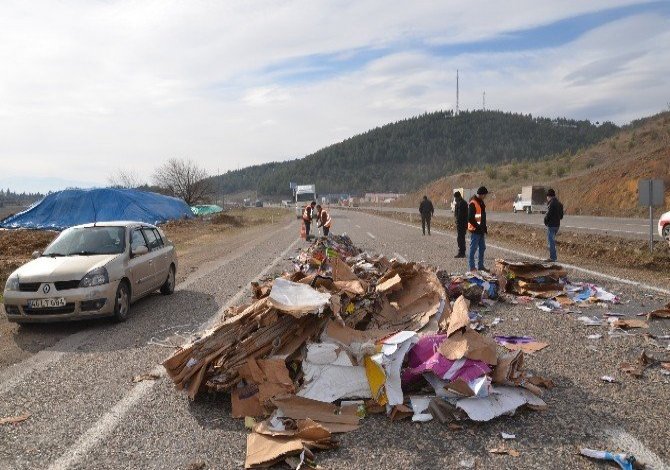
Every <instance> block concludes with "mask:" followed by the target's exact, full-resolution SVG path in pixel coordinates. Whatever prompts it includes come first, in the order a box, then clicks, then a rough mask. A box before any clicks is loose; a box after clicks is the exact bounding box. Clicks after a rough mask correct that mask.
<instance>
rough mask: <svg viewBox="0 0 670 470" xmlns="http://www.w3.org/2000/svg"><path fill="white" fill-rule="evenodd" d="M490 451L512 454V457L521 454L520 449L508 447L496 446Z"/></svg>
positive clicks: (492, 452)
mask: <svg viewBox="0 0 670 470" xmlns="http://www.w3.org/2000/svg"><path fill="white" fill-rule="evenodd" d="M489 452H490V453H491V454H500V455H511V456H512V457H518V456H520V455H521V454H520V453H519V451H518V450H514V449H508V448H507V447H496V448H494V449H489Z"/></svg>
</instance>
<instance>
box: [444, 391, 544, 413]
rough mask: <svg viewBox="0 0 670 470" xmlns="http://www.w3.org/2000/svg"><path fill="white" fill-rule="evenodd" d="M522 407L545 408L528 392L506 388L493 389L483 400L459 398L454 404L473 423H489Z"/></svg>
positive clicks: (540, 400) (539, 400) (539, 399)
mask: <svg viewBox="0 0 670 470" xmlns="http://www.w3.org/2000/svg"><path fill="white" fill-rule="evenodd" d="M524 405H529V406H531V407H533V409H544V408H546V406H547V404H546V403H545V402H544V401H543V400H542V399H541V398H539V397H538V396H536V395H534V394H533V393H531V392H529V391H528V390H526V389H523V388H515V387H507V386H499V387H495V388H494V389H493V391H492V392H491V393H490V394H489V395H488V396H487V397H484V398H461V399H460V400H458V401H457V402H456V407H457V408H460V409H462V410H463V411H465V413H466V414H467V415H468V417H469V418H470V419H472V420H473V421H490V420H492V419H494V418H496V417H498V416H502V415H505V414H509V413H512V412H514V411H516V409H517V408H519V407H521V406H524Z"/></svg>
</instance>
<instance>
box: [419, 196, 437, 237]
mask: <svg viewBox="0 0 670 470" xmlns="http://www.w3.org/2000/svg"><path fill="white" fill-rule="evenodd" d="M434 213H435V208H434V207H433V203H432V202H430V199H428V196H424V197H423V200H422V201H421V204H419V214H421V230H423V234H424V235H425V234H426V226H428V235H430V219H431V218H432V217H433V214H434Z"/></svg>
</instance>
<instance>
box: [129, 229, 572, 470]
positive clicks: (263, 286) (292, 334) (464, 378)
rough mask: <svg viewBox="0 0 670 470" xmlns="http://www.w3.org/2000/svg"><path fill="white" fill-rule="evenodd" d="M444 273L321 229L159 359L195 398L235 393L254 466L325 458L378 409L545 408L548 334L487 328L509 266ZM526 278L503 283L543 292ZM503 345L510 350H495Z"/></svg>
mask: <svg viewBox="0 0 670 470" xmlns="http://www.w3.org/2000/svg"><path fill="white" fill-rule="evenodd" d="M524 266H525V265H522V267H521V268H519V266H518V265H511V267H510V268H509V272H508V273H513V272H514V270H515V269H517V268H519V269H521V271H524V269H526V268H525V267H524ZM542 269H544V270H545V271H548V272H547V273H545V274H546V275H544V277H545V278H546V280H547V282H546V283H545V281H542V282H539V281H538V280H537V279H535V280H534V281H528V282H530V283H531V284H532V283H533V282H534V283H535V284H542V286H540V287H542V289H545V288H547V287H548V286H549V287H551V289H553V287H554V283H555V282H557V279H556V276H558V275H559V274H561V273H563V272H564V271H563V270H562V268H560V267H551V268H549V267H547V268H544V267H543V268H542ZM526 271H527V272H530V271H528V270H527V269H526ZM439 274H440V275H439V276H438V273H436V271H435V270H434V269H432V268H430V267H428V266H425V265H423V264H420V263H412V262H404V261H403V262H400V261H398V260H388V259H387V258H385V257H384V256H372V255H369V254H367V253H364V252H361V251H360V250H359V249H358V248H356V247H355V246H354V244H353V243H352V242H351V240H350V239H349V238H348V237H346V236H341V237H329V238H320V239H318V240H316V241H315V242H313V243H312V244H311V245H310V246H309V247H308V248H306V249H305V250H303V251H302V252H301V253H300V254H299V255H298V256H297V257H296V258H295V259H294V271H293V272H291V273H285V274H283V275H281V276H280V277H277V278H274V279H266V280H263V281H259V282H256V283H254V284H252V294H253V301H251V302H250V303H248V304H244V305H238V306H234V307H231V308H229V309H228V310H226V312H224V315H223V316H222V317H221V318H220V319H219V321H218V322H217V323H216V324H214V325H213V326H212V327H211V328H210V329H209V330H207V331H204V332H199V333H194V335H193V339H192V340H191V341H190V342H189V343H187V344H186V345H185V346H183V347H182V348H180V349H179V350H178V351H176V352H175V353H174V354H173V355H172V356H171V357H170V358H168V359H167V360H166V361H165V362H164V363H163V365H164V367H165V369H166V371H167V373H168V375H169V377H170V378H171V379H172V380H173V381H174V383H175V385H176V387H177V388H178V389H183V390H185V391H186V393H187V394H188V396H189V397H190V398H191V399H195V398H196V397H197V396H198V395H199V394H201V393H203V392H229V393H230V397H231V407H232V413H231V415H232V416H233V417H235V418H243V419H244V422H245V426H246V427H247V428H248V429H250V434H249V436H248V440H247V458H246V461H245V467H246V468H261V467H268V466H271V465H273V464H276V463H286V464H288V465H289V466H291V467H292V468H315V465H316V464H315V463H314V455H313V451H315V450H317V449H330V448H333V447H334V446H335V445H336V443H335V440H334V438H333V437H332V435H333V434H335V433H342V432H349V431H353V430H355V429H358V428H359V426H360V425H361V420H362V419H364V418H365V417H366V416H367V415H369V414H375V413H386V415H387V416H388V417H389V418H390V419H391V420H392V421H398V420H402V419H410V418H411V420H412V421H413V422H417V423H423V422H427V421H431V420H433V419H435V420H437V421H439V422H440V423H443V424H445V425H446V426H448V427H449V429H450V430H452V431H457V430H460V429H462V425H461V424H460V422H461V421H462V420H465V419H471V420H473V421H478V422H484V421H489V420H492V419H495V418H496V417H499V416H503V415H510V414H513V413H515V412H516V411H517V410H518V409H519V408H521V407H527V408H529V409H532V410H543V409H545V408H546V407H547V404H546V403H545V401H544V400H543V399H542V398H540V396H542V395H543V394H544V390H545V389H548V388H551V387H553V386H554V384H553V382H552V381H551V380H549V379H546V378H542V377H539V376H527V375H526V373H525V372H524V370H523V358H524V353H533V352H535V351H539V350H541V349H543V348H545V347H547V346H548V344H546V343H540V342H538V341H535V340H534V339H533V338H530V337H524V336H515V337H510V336H497V337H496V338H495V339H494V338H492V337H489V336H486V335H483V334H482V333H480V331H482V330H484V329H485V328H486V326H487V321H486V319H485V316H484V315H485V314H486V312H488V311H490V309H491V307H492V305H493V303H494V301H493V300H492V299H496V298H498V297H499V296H500V292H499V278H500V276H493V275H489V274H486V273H477V274H469V275H467V276H454V275H445V274H444V273H439ZM532 274H533V275H535V274H537V273H536V272H534V273H532ZM521 281H523V279H521V280H519V279H516V278H514V277H510V278H507V281H506V282H507V283H508V284H510V285H511V284H514V283H516V285H517V286H518V287H519V288H520V289H523V292H529V293H532V294H537V292H539V290H538V289H539V287H538V286H536V285H534V284H533V285H529V284H528V283H525V284H524V282H525V281H524V282H521ZM545 284H546V285H545ZM445 286H446V288H445ZM551 289H549V290H542V292H543V293H545V294H546V293H547V292H549V291H550V290H551ZM447 290H449V292H451V293H452V294H453V295H448V294H447ZM456 294H457V295H456ZM505 296H506V297H505V299H506V300H511V301H514V302H516V301H518V298H515V297H513V296H512V295H511V294H509V293H506V294H505ZM450 299H455V302H454V304H453V307H452V306H451V302H450ZM520 302H523V300H520ZM557 302H558V301H557ZM471 304H472V305H476V306H477V309H475V310H473V311H470V305H471ZM501 321H502V319H501V318H499V317H497V318H495V320H493V321H492V322H491V323H490V326H494V325H497V324H499V323H500V322H501ZM497 344H502V345H504V346H505V347H506V348H507V349H509V350H511V352H509V353H506V354H503V355H501V356H500V357H499V356H498V348H497ZM147 379H148V377H145V378H143V379H142V380H147ZM431 389H432V392H434V393H430V394H427V393H425V390H431ZM410 390H411V393H406V392H409V391H410ZM338 403H339V405H338ZM504 436H507V437H505V439H512V438H514V436H513V435H509V434H504ZM509 436H512V437H509ZM501 449H502V450H501V452H503V451H504V452H503V453H507V454H509V455H519V454H518V452H517V451H515V450H513V449H504V448H501ZM473 465H474V463H473Z"/></svg>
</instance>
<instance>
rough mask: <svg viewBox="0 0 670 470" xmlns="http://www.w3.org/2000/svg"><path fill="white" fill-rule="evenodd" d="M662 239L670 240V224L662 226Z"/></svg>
mask: <svg viewBox="0 0 670 470" xmlns="http://www.w3.org/2000/svg"><path fill="white" fill-rule="evenodd" d="M663 240H665V241H667V242H670V224H666V226H665V227H663Z"/></svg>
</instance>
